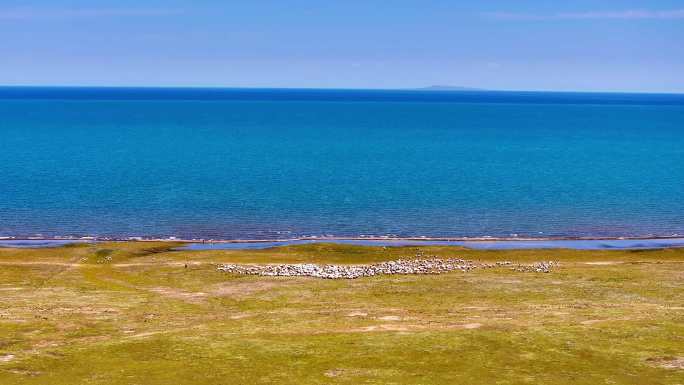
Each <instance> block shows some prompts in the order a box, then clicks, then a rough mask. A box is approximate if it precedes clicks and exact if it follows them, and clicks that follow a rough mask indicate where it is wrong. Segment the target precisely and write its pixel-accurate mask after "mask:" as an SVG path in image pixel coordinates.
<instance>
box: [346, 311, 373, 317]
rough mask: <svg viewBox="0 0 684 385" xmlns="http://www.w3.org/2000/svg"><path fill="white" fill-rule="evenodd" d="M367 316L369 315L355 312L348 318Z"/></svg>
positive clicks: (348, 315)
mask: <svg viewBox="0 0 684 385" xmlns="http://www.w3.org/2000/svg"><path fill="white" fill-rule="evenodd" d="M367 315H368V313H365V312H362V311H353V312H351V313H349V314H347V317H365V316H367Z"/></svg>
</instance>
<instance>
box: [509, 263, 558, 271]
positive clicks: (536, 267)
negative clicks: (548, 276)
mask: <svg viewBox="0 0 684 385" xmlns="http://www.w3.org/2000/svg"><path fill="white" fill-rule="evenodd" d="M556 266H558V262H554V261H548V262H536V263H533V264H531V265H518V266H516V267H514V268H513V270H515V271H520V272H524V273H550V272H551V269H552V268H554V267H556Z"/></svg>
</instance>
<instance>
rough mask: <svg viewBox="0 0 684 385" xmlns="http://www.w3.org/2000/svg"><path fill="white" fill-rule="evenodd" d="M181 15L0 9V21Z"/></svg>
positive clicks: (118, 10)
mask: <svg viewBox="0 0 684 385" xmlns="http://www.w3.org/2000/svg"><path fill="white" fill-rule="evenodd" d="M180 13H182V12H181V10H178V9H163V8H68V9H61V8H60V9H56V8H13V9H0V20H43V19H74V18H89V17H124V16H125V17H149V16H168V15H177V14H180Z"/></svg>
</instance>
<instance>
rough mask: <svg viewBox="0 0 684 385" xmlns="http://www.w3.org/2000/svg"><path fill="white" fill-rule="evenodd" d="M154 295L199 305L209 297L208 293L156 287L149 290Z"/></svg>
mask: <svg viewBox="0 0 684 385" xmlns="http://www.w3.org/2000/svg"><path fill="white" fill-rule="evenodd" d="M149 291H151V292H153V293H157V294H160V295H163V296H165V297H169V298H173V299H179V300H182V301H186V302H191V303H197V302H202V301H203V300H204V298H205V297H206V296H207V293H203V292H195V291H185V290H181V289H176V288H172V287H162V286H160V287H154V288H151V289H149Z"/></svg>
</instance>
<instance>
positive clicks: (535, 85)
mask: <svg viewBox="0 0 684 385" xmlns="http://www.w3.org/2000/svg"><path fill="white" fill-rule="evenodd" d="M0 84H4V85H113V86H124V85H146V86H233V87H323V88H331V87H332V88H406V87H409V88H413V87H423V86H429V85H433V84H448V85H458V86H468V87H479V88H490V89H519V90H606V91H645V92H661V91H664V92H684V2H683V1H681V0H680V1H667V0H652V1H626V0H625V1H618V0H603V1H581V0H580V1H566V2H562V4H561V2H557V1H533V0H517V1H510V0H508V1H446V0H443V1H439V0H413V1H408V0H393V1H387V0H383V1H380V0H346V1H324V0H289V1H284V0H280V1H269V0H259V1H255V0H253V1H230V0H223V1H212V0H204V1H198V0H195V1H189V0H163V1H162V0H143V1H141V0H137V1H132V0H98V1H92V0H91V1H77V0H74V1H70V0H43V1H36V0H23V1H20V0H3V1H2V2H0Z"/></svg>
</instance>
